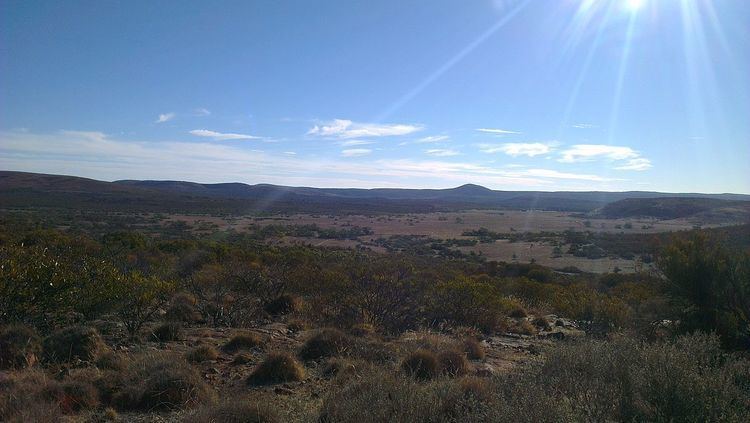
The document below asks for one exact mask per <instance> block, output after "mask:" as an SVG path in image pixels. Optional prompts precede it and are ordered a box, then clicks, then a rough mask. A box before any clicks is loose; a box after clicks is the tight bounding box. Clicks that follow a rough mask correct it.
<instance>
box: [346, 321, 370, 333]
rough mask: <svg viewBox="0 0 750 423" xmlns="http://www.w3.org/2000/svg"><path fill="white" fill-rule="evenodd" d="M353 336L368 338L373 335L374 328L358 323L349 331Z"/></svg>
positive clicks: (367, 324)
mask: <svg viewBox="0 0 750 423" xmlns="http://www.w3.org/2000/svg"><path fill="white" fill-rule="evenodd" d="M349 333H351V334H352V335H354V336H370V335H372V334H373V333H375V328H374V327H373V326H372V325H371V324H369V323H358V324H356V325H354V326H352V327H351V329H349Z"/></svg>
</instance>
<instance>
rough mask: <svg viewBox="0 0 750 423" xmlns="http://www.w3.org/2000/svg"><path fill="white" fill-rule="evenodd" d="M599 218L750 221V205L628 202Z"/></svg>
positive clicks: (661, 200) (668, 199)
mask: <svg viewBox="0 0 750 423" xmlns="http://www.w3.org/2000/svg"><path fill="white" fill-rule="evenodd" d="M599 214H601V215H602V216H604V217H606V218H628V217H654V218H657V219H678V218H682V217H696V216H700V217H704V218H706V219H708V220H710V219H711V217H728V216H729V215H732V216H734V217H736V218H741V217H742V216H745V217H750V201H736V200H722V199H717V198H684V197H662V198H626V199H624V200H619V201H615V202H613V203H609V204H607V205H605V206H604V207H602V208H601V210H600V211H599Z"/></svg>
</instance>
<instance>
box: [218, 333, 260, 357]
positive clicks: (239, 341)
mask: <svg viewBox="0 0 750 423" xmlns="http://www.w3.org/2000/svg"><path fill="white" fill-rule="evenodd" d="M262 345H263V340H262V339H261V337H260V336H258V335H256V334H254V333H242V334H238V335H234V336H233V337H232V338H230V339H229V341H228V342H227V343H226V344H224V346H222V347H221V349H222V350H224V352H227V353H230V354H232V353H235V352H237V351H242V350H252V349H254V348H259V347H261V346H262Z"/></svg>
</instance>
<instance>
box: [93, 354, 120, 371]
mask: <svg viewBox="0 0 750 423" xmlns="http://www.w3.org/2000/svg"><path fill="white" fill-rule="evenodd" d="M94 364H96V367H97V368H99V369H101V370H122V369H124V368H125V359H124V358H123V357H122V356H121V355H120V354H117V353H115V352H112V351H108V352H106V353H104V354H101V355H100V356H99V357H98V358H97V359H96V361H95V362H94Z"/></svg>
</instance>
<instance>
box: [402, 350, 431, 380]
mask: <svg viewBox="0 0 750 423" xmlns="http://www.w3.org/2000/svg"><path fill="white" fill-rule="evenodd" d="M401 371H402V372H404V373H405V374H407V375H409V376H411V377H413V378H415V379H417V380H429V379H433V378H435V377H437V376H438V375H439V374H440V363H439V362H438V358H437V356H436V355H435V354H434V353H433V352H432V351H429V350H417V351H414V352H412V353H411V354H409V355H407V356H406V358H404V360H403V361H402V362H401Z"/></svg>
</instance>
